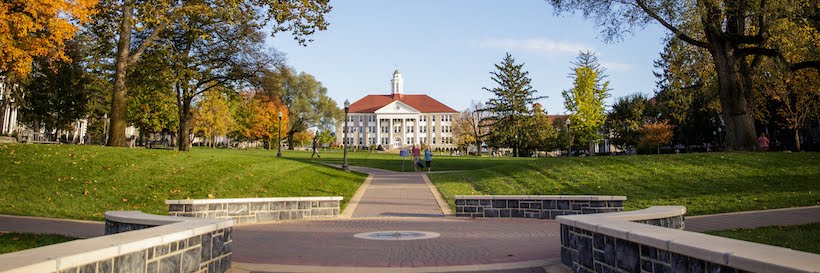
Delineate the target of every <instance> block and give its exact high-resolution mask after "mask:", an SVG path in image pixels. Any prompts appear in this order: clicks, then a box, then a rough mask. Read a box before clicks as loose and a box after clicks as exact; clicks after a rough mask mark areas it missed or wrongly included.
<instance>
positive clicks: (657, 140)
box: [640, 120, 672, 154]
mask: <svg viewBox="0 0 820 273" xmlns="http://www.w3.org/2000/svg"><path fill="white" fill-rule="evenodd" d="M670 140H672V125H670V124H669V121H667V120H664V121H655V122H647V123H644V124H643V125H642V126H641V140H640V144H641V145H646V146H649V147H655V148H657V150H658V154H660V153H661V145H662V144H668V143H669V141H670Z"/></svg>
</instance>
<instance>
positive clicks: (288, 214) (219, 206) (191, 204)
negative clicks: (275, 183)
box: [165, 196, 342, 224]
mask: <svg viewBox="0 0 820 273" xmlns="http://www.w3.org/2000/svg"><path fill="white" fill-rule="evenodd" d="M341 201H342V197H341V196H330V197H281V198H233V199H189V200H166V201H165V204H167V205H168V214H169V215H171V216H184V217H197V218H216V219H233V220H234V221H235V222H236V223H237V224H251V223H266V222H274V221H284V220H302V219H318V218H335V217H338V216H339V213H340V203H341Z"/></svg>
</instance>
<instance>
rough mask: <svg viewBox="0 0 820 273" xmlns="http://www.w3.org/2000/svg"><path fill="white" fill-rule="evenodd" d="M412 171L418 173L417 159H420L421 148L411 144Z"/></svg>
mask: <svg viewBox="0 0 820 273" xmlns="http://www.w3.org/2000/svg"><path fill="white" fill-rule="evenodd" d="M412 152H413V169H415V170H416V171H419V158H421V148H419V145H418V144H413V151H412Z"/></svg>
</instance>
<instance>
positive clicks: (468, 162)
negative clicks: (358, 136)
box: [283, 150, 536, 172]
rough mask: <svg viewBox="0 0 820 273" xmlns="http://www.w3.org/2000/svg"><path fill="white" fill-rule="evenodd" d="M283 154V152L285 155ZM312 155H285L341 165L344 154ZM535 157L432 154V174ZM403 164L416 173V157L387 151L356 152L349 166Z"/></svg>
mask: <svg viewBox="0 0 820 273" xmlns="http://www.w3.org/2000/svg"><path fill="white" fill-rule="evenodd" d="M283 153H284V152H283ZM310 155H311V153H310V152H303V151H287V154H286V156H287V157H289V158H293V159H295V160H300V161H310V162H321V163H329V164H339V165H341V164H342V157H343V153H342V152H341V151H340V150H333V151H323V152H321V155H322V158H321V159H319V158H314V159H311V158H310ZM535 160H536V159H534V158H511V157H480V158H479V157H471V156H443V155H440V154H438V153H436V154H434V155H433V171H452V170H475V169H482V168H489V167H493V166H497V165H501V164H508V163H519V162H527V161H535ZM402 161H403V162H404V171H405V172H412V171H413V157H404V158H402V157H401V156H399V155H398V154H387V153H384V152H369V151H357V152H348V161H347V162H348V164H350V165H351V166H364V167H371V168H378V169H384V170H391V171H397V172H400V171H401V170H402Z"/></svg>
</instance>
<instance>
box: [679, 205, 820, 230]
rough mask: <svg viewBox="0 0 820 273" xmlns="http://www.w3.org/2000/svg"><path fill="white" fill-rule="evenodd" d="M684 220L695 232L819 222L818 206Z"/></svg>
mask: <svg viewBox="0 0 820 273" xmlns="http://www.w3.org/2000/svg"><path fill="white" fill-rule="evenodd" d="M685 222H686V228H685V229H686V230H688V231H696V232H704V231H712V230H724V229H738V228H756V227H766V226H791V225H802V224H810V223H820V206H811V207H799V208H784V209H769V210H756V211H743V212H731V213H721V214H710V215H701V216H691V217H686V220H685Z"/></svg>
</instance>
